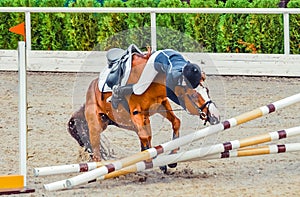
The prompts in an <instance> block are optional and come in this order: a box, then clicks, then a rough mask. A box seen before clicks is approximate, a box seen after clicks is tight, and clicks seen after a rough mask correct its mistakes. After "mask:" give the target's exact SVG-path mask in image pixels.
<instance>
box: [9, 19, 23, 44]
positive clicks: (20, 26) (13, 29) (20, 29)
mask: <svg viewBox="0 0 300 197" xmlns="http://www.w3.org/2000/svg"><path fill="white" fill-rule="evenodd" d="M9 31H10V32H12V33H15V34H20V35H22V36H23V38H24V41H25V40H26V37H25V23H24V22H23V23H20V24H18V25H16V26H14V27H11V28H9Z"/></svg>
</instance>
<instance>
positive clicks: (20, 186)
mask: <svg viewBox="0 0 300 197" xmlns="http://www.w3.org/2000/svg"><path fill="white" fill-rule="evenodd" d="M18 77H19V82H18V83H19V105H18V108H19V125H18V126H19V154H20V155H19V157H20V161H19V171H20V175H6V176H0V195H1V194H20V193H31V192H34V191H35V190H34V189H29V188H27V184H26V183H27V179H26V176H27V169H26V168H27V163H26V162H27V78H26V47H25V42H24V41H20V42H18Z"/></svg>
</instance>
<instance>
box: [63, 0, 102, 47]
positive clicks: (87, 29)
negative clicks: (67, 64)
mask: <svg viewBox="0 0 300 197" xmlns="http://www.w3.org/2000/svg"><path fill="white" fill-rule="evenodd" d="M69 7H100V4H99V3H98V2H97V1H96V0H76V1H75V2H71V3H70V4H69ZM101 17H102V16H101V15H100V14H97V13H74V14H66V20H67V23H66V27H65V29H66V31H67V37H68V39H67V42H66V44H67V46H66V49H67V50H81V51H85V50H88V51H90V50H92V49H93V48H94V47H95V45H96V43H97V42H96V41H97V32H98V31H99V25H98V24H99V22H100V20H101Z"/></svg>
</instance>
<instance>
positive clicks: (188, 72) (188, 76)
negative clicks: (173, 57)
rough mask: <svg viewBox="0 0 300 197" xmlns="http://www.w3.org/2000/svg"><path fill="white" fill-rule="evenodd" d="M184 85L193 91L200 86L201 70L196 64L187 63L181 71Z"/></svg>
mask: <svg viewBox="0 0 300 197" xmlns="http://www.w3.org/2000/svg"><path fill="white" fill-rule="evenodd" d="M182 73H183V76H184V80H185V82H186V84H187V85H188V86H190V87H192V88H193V89H194V88H196V87H197V86H198V85H199V84H200V80H201V69H200V67H199V66H198V65H197V64H192V63H190V62H189V63H187V64H186V65H185V66H184V67H183V70H182Z"/></svg>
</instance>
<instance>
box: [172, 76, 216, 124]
mask: <svg viewBox="0 0 300 197" xmlns="http://www.w3.org/2000/svg"><path fill="white" fill-rule="evenodd" d="M204 80H205V76H203V77H202V80H201V82H200V85H199V86H198V88H197V90H195V89H192V88H189V87H188V86H180V87H179V88H178V89H177V90H179V91H177V95H178V96H179V98H180V100H181V101H182V102H184V105H185V107H186V109H187V111H189V112H190V113H191V114H193V115H199V117H200V119H202V120H203V121H204V124H206V122H209V123H210V124H211V125H214V124H218V123H219V122H220V112H219V110H218V109H217V107H216V105H215V103H214V102H213V101H212V100H211V99H210V96H209V90H208V88H207V87H205V86H204V85H203V81H204ZM178 93H179V94H178Z"/></svg>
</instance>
